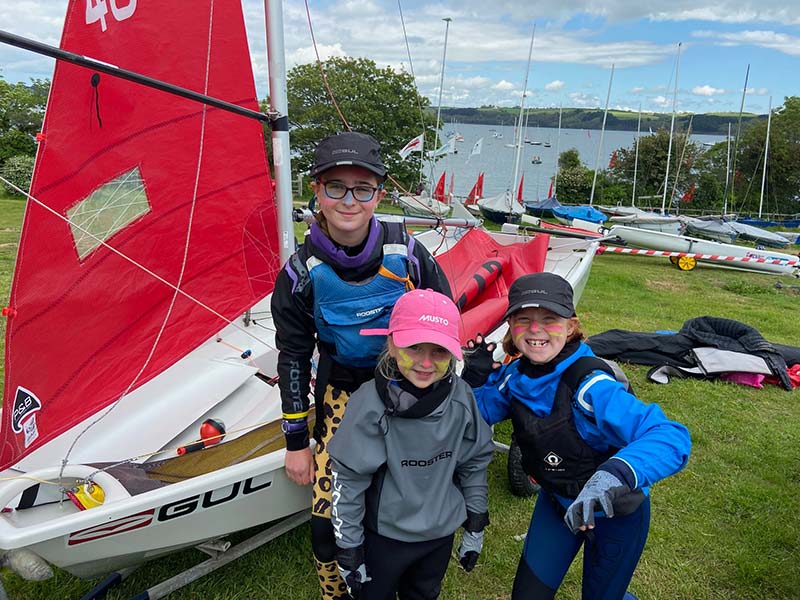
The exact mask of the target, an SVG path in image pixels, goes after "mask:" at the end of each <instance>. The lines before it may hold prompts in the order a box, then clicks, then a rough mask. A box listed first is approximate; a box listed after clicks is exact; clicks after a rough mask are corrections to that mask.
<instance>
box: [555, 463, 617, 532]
mask: <svg viewBox="0 0 800 600" xmlns="http://www.w3.org/2000/svg"><path fill="white" fill-rule="evenodd" d="M630 491H631V488H629V487H628V486H627V485H625V484H624V483H622V482H621V481H620V480H619V479H617V478H616V477H615V476H614V475H612V474H611V473H609V472H608V471H597V472H595V474H594V475H592V476H591V477H590V478H589V481H587V482H586V485H584V486H583V489H582V490H581V492H580V494H578V497H577V498H575V501H574V502H573V503H572V504H570V506H569V508H568V509H567V512H566V514H565V515H564V523H566V525H567V527H569V529H570V531H571V532H572V533H575V534H577V533H578V532H579V531H586V530H587V529H594V513H595V511H596V510H598V509H600V510H602V511H603V513H605V515H606V517H608V518H611V517H613V516H614V500H616V499H617V497H619V496H622V495H624V494H627V493H629V492H630Z"/></svg>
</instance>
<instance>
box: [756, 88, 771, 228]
mask: <svg viewBox="0 0 800 600" xmlns="http://www.w3.org/2000/svg"><path fill="white" fill-rule="evenodd" d="M770 125H772V96H770V97H769V116H768V117H767V139H766V140H765V141H764V170H763V171H762V172H761V199H760V200H759V201H758V218H759V219H760V218H761V209H762V208H763V207H764V184H765V183H766V182H767V158H769V128H770Z"/></svg>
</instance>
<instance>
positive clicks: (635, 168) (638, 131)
mask: <svg viewBox="0 0 800 600" xmlns="http://www.w3.org/2000/svg"><path fill="white" fill-rule="evenodd" d="M641 133H642V103H641V102H639V122H638V123H637V124H636V143H635V146H636V156H635V158H634V159H633V191H632V192H631V206H636V174H637V172H638V170H639V136H640V134H641Z"/></svg>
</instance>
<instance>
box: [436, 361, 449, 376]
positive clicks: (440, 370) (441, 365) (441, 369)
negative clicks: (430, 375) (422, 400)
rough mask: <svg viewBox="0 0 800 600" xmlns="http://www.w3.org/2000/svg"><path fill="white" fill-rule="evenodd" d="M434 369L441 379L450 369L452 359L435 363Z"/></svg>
mask: <svg viewBox="0 0 800 600" xmlns="http://www.w3.org/2000/svg"><path fill="white" fill-rule="evenodd" d="M433 368H434V369H435V370H436V374H437V375H438V376H439V379H441V378H442V377H444V374H445V373H447V369H448V368H450V359H449V358H445V359H443V360H435V361H433Z"/></svg>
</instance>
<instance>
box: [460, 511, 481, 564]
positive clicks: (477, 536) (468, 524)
mask: <svg viewBox="0 0 800 600" xmlns="http://www.w3.org/2000/svg"><path fill="white" fill-rule="evenodd" d="M488 524H489V513H488V512H483V513H476V512H472V511H471V510H467V520H466V521H464V525H463V526H464V535H462V536H461V543H460V544H459V546H458V562H459V563H460V564H461V567H462V568H463V569H464V570H465V571H466V572H467V573H469V572H470V571H472V569H474V568H475V564H476V563H477V562H478V557H479V556H480V554H481V550H483V530H484V528H485V527H486V526H487V525H488Z"/></svg>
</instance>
